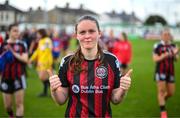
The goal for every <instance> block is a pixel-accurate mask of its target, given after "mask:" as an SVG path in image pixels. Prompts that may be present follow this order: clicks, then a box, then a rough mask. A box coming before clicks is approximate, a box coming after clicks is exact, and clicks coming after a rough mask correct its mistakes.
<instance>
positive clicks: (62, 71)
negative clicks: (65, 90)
mask: <svg viewBox="0 0 180 118" xmlns="http://www.w3.org/2000/svg"><path fill="white" fill-rule="evenodd" d="M67 68H68V62H67V61H65V58H62V60H61V63H60V65H59V72H58V76H59V78H60V81H61V83H62V85H61V86H62V87H69V83H68V80H67Z"/></svg>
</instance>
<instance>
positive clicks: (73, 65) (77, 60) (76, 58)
mask: <svg viewBox="0 0 180 118" xmlns="http://www.w3.org/2000/svg"><path fill="white" fill-rule="evenodd" d="M84 20H90V21H94V22H95V23H96V26H97V28H98V31H99V32H100V28H99V23H98V21H97V20H96V18H94V17H93V16H89V15H85V16H82V17H81V18H80V19H79V20H78V21H77V23H76V25H75V33H76V34H77V26H78V24H79V23H80V22H81V21H84ZM97 57H98V59H99V60H100V65H102V63H103V59H104V56H103V51H102V49H101V47H100V45H99V44H98V53H97ZM83 61H84V56H83V54H82V52H81V47H80V46H79V47H78V49H77V50H76V52H75V54H74V55H72V56H71V58H70V61H69V67H70V70H74V72H75V73H80V72H81V71H86V70H85V69H84V68H82V67H81V64H82V62H83Z"/></svg>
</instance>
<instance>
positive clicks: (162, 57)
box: [153, 52, 170, 62]
mask: <svg viewBox="0 0 180 118" xmlns="http://www.w3.org/2000/svg"><path fill="white" fill-rule="evenodd" d="M168 56H170V54H169V53H168V52H166V53H163V54H161V55H157V54H153V60H154V61H155V62H159V61H162V60H163V59H165V58H167V57H168Z"/></svg>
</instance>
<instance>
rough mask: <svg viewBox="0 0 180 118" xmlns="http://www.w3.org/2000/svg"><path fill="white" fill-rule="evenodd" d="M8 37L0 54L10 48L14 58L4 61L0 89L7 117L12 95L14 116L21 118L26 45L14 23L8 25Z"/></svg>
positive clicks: (10, 110)
mask: <svg viewBox="0 0 180 118" xmlns="http://www.w3.org/2000/svg"><path fill="white" fill-rule="evenodd" d="M8 32H9V39H8V40H7V42H4V43H3V44H2V47H1V48H0V54H1V53H4V52H6V51H8V50H10V51H11V52H12V54H13V57H14V58H11V61H10V60H9V62H8V63H5V68H4V70H3V72H2V79H1V82H0V90H1V91H2V93H3V100H4V106H5V109H6V111H7V113H8V115H9V117H14V114H13V97H14V98H15V104H16V114H15V115H16V117H17V118H21V117H23V115H24V89H25V88H26V82H25V81H26V80H25V66H26V63H27V62H28V52H27V46H26V44H25V43H24V42H22V41H20V40H19V39H18V38H19V29H18V26H17V25H16V24H12V25H10V26H9V29H8ZM6 61H7V60H6Z"/></svg>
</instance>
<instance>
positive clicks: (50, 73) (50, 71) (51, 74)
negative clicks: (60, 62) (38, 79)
mask: <svg viewBox="0 0 180 118" xmlns="http://www.w3.org/2000/svg"><path fill="white" fill-rule="evenodd" d="M47 72H48V75H49V77H51V76H53V75H54V73H53V71H52V70H51V69H48V70H47Z"/></svg>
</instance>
